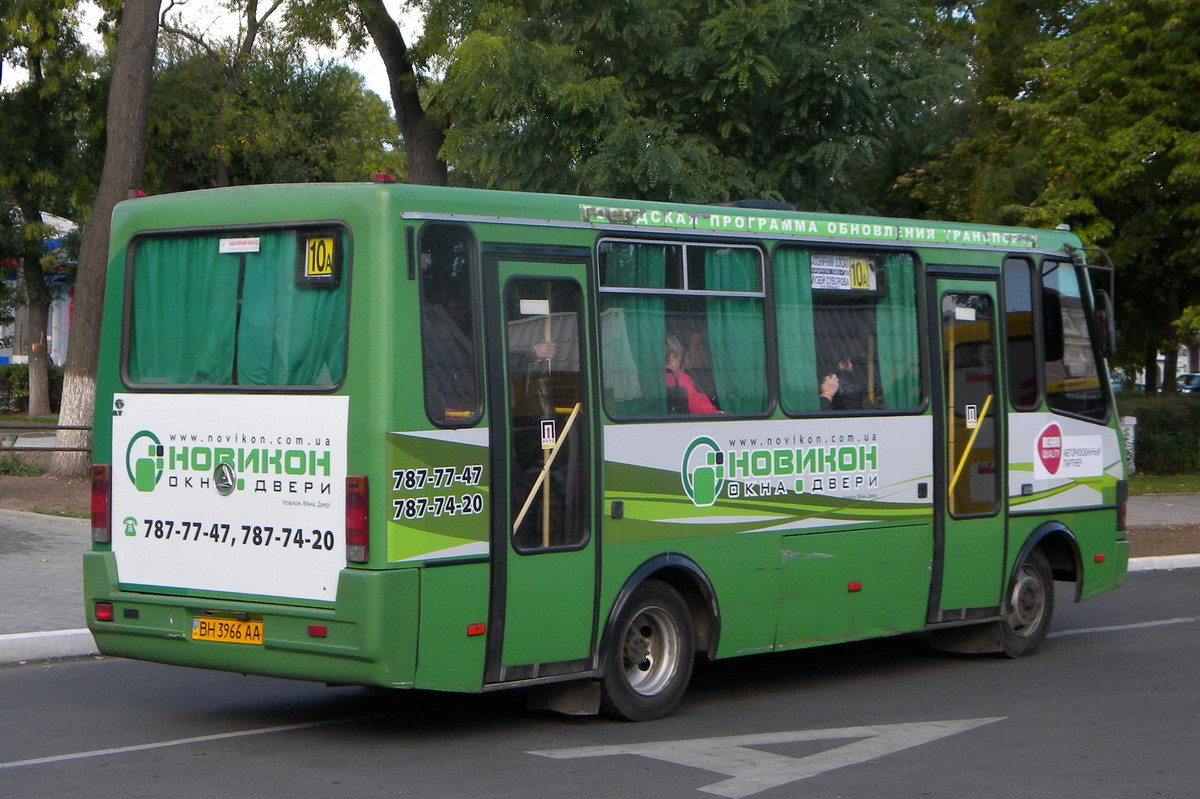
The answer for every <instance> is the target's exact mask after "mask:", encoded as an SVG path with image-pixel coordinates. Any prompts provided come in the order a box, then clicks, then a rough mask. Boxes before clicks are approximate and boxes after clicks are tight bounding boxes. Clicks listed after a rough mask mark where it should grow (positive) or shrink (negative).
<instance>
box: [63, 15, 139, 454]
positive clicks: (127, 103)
mask: <svg viewBox="0 0 1200 799" xmlns="http://www.w3.org/2000/svg"><path fill="white" fill-rule="evenodd" d="M158 9H159V0H125V3H124V5H123V7H122V9H121V27H120V32H119V35H118V40H117V61H116V64H115V66H114V67H113V77H112V86H111V88H110V90H109V96H108V117H107V134H108V141H107V146H106V147H105V151H104V169H103V171H102V172H101V175H100V187H99V189H98V190H97V191H96V199H95V202H94V203H93V205H92V214H91V218H90V219H89V220H88V224H87V226H86V227H85V228H84V231H83V240H82V241H81V242H80V247H79V269H78V272H77V273H76V277H75V309H74V312H73V314H72V317H71V340H70V346H69V347H68V349H67V369H66V377H65V380H64V382H63V397H62V411H61V413H60V414H59V424H62V425H87V424H91V423H92V411H93V408H94V406H95V402H96V361H97V358H98V354H99V347H100V316H101V313H102V312H103V308H104V278H105V275H106V273H107V271H108V236H109V231H110V230H111V228H112V211H113V207H114V206H115V205H116V204H117V203H118V202H120V201H121V200H123V199H125V198H126V197H127V196H129V193H130V191H132V190H134V189H137V188H140V186H141V185H142V177H143V175H144V173H145V166H146V114H147V110H148V108H149V104H150V80H151V76H152V73H153V69H154V54H155V50H156V48H157V46H158ZM89 438H90V437H88V436H82V435H80V434H79V433H78V432H76V431H70V430H60V431H59V434H58V446H60V447H80V446H88V445H89V443H90V441H89V440H88V439H89ZM89 461H90V458H88V456H87V453H81V452H56V453H55V454H54V460H53V463H52V466H51V473H52V474H54V475H56V476H59V477H73V476H82V475H85V474H86V473H87V469H88V463H89Z"/></svg>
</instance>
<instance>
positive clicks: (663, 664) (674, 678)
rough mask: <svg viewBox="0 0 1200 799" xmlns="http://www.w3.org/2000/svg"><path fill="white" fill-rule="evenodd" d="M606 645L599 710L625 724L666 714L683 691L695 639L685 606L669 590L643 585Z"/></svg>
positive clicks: (655, 583) (657, 584)
mask: <svg viewBox="0 0 1200 799" xmlns="http://www.w3.org/2000/svg"><path fill="white" fill-rule="evenodd" d="M612 631H613V634H612V636H611V637H610V639H609V640H608V641H607V642H606V643H605V647H604V656H603V664H602V674H603V676H602V677H601V683H600V687H601V694H600V710H601V712H603V713H604V715H606V716H610V717H612V718H617V719H624V720H626V721H651V720H653V719H660V718H662V717H664V716H666V715H668V714H669V713H670V712H671V711H672V710H674V709H675V706H676V705H678V704H679V700H681V699H682V698H683V694H684V691H686V690H687V686H688V681H689V680H690V679H691V677H692V663H693V661H694V659H695V643H694V641H695V638H694V633H693V631H692V620H691V615H690V614H689V613H688V609H687V604H686V603H685V602H684V601H683V597H681V596H680V595H679V592H678V591H676V590H675V589H674V588H672V587H671V586H669V585H667V584H666V583H663V582H660V581H658V580H647V581H646V582H644V583H642V584H641V585H640V586H639V587H638V589H637V590H636V591H635V592H634V593H633V596H631V597H630V599H629V602H628V603H626V605H625V607H624V608H622V609H621V612H620V616H619V617H618V619H617V623H616V624H615V625H613V628H612Z"/></svg>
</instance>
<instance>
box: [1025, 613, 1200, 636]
mask: <svg viewBox="0 0 1200 799" xmlns="http://www.w3.org/2000/svg"><path fill="white" fill-rule="evenodd" d="M1197 621H1200V618H1197V617H1196V616H1180V617H1178V618H1174V619H1159V620H1158V621H1142V622H1138V623H1136V624H1114V625H1112V626H1110V627H1085V628H1083V629H1079V630H1060V631H1058V632H1056V633H1050V634H1049V635H1047V636H1046V637H1047V638H1063V637H1065V636H1068V635H1090V634H1091V633H1114V632H1121V631H1122V630H1141V629H1143V628H1146V627H1165V626H1166V625H1168V624H1192V623H1194V622H1197Z"/></svg>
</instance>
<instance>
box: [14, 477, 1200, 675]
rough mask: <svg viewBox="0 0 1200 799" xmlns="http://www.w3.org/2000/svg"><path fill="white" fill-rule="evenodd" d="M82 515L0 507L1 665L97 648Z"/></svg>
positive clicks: (1164, 514) (1174, 521) (1151, 518)
mask: <svg viewBox="0 0 1200 799" xmlns="http://www.w3.org/2000/svg"><path fill="white" fill-rule="evenodd" d="M1129 525H1130V527H1138V526H1149V525H1187V526H1196V525H1200V494H1156V495H1152V496H1145V497H1133V498H1131V499H1130V500H1129ZM90 527H91V526H90V524H89V522H88V521H86V520H84V519H66V518H60V517H57V516H42V515H40V514H36V513H22V512H20V511H8V510H0V666H3V665H6V664H10V663H17V662H20V661H24V660H47V659H50V658H64V657H84V656H87V655H93V654H95V653H96V647H95V644H94V642H93V641H92V635H91V633H90V632H88V630H87V627H86V624H87V622H86V621H85V619H84V604H83V564H82V560H81V559H82V556H83V553H84V551H86V550H87V549H88V548H89V547H90V546H91V531H90ZM1193 567H1200V554H1195V555H1167V556H1163V557H1153V558H1134V559H1133V560H1132V561H1131V562H1130V564H1129V570H1130V571H1147V570H1151V569H1180V568H1193Z"/></svg>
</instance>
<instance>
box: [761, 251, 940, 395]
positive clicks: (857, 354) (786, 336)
mask: <svg viewBox="0 0 1200 799" xmlns="http://www.w3.org/2000/svg"><path fill="white" fill-rule="evenodd" d="M774 277H775V303H776V326H777V327H776V332H777V334H778V339H779V385H780V400H781V404H782V405H783V409H784V410H785V411H786V412H788V413H789V414H793V415H800V414H811V413H819V412H823V411H848V412H856V413H861V412H864V411H868V412H869V411H873V410H893V411H895V410H915V409H916V408H919V407H920V405H921V403H922V398H923V392H922V385H921V369H920V366H921V363H920V347H919V338H918V332H917V322H918V319H917V293H916V267H915V264H914V262H913V259H912V258H911V256H909V255H907V254H903V253H894V254H891V253H828V252H811V251H809V250H804V249H799V248H796V247H780V248H779V249H778V250H776V252H775V257H774Z"/></svg>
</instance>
